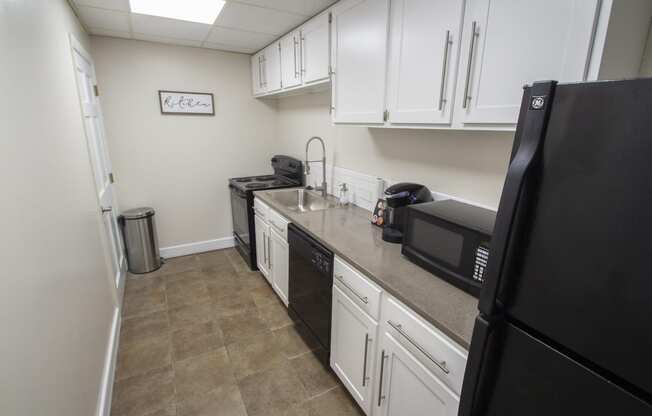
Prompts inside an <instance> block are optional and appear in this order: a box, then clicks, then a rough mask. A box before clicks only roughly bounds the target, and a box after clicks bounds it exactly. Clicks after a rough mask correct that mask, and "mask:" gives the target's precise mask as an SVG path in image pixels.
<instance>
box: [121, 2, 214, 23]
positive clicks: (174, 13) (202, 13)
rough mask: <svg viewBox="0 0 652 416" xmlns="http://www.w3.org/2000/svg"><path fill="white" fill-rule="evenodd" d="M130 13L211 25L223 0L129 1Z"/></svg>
mask: <svg viewBox="0 0 652 416" xmlns="http://www.w3.org/2000/svg"><path fill="white" fill-rule="evenodd" d="M129 3H130V6H131V11H132V13H139V14H148V15H150V16H159V17H167V18H168V19H177V20H186V21H189V22H197V23H205V24H208V25H212V24H213V23H215V19H217V16H219V14H220V12H221V11H222V7H224V0H129Z"/></svg>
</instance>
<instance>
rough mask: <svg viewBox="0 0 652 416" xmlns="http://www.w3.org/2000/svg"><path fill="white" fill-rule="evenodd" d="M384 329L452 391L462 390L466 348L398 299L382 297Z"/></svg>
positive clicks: (457, 392)
mask: <svg viewBox="0 0 652 416" xmlns="http://www.w3.org/2000/svg"><path fill="white" fill-rule="evenodd" d="M382 328H383V330H384V331H387V332H388V333H390V334H392V336H393V337H394V338H395V339H396V340H398V341H399V342H400V343H401V345H403V346H405V347H406V348H407V349H409V350H410V351H411V352H412V353H413V354H414V355H415V357H417V358H418V359H419V361H420V362H421V363H423V364H424V365H426V366H427V367H428V368H430V369H431V371H432V372H433V373H434V374H435V375H436V376H437V377H438V378H439V379H441V380H442V381H443V382H444V383H445V384H446V385H447V386H448V387H450V388H451V390H453V391H454V392H455V393H456V394H460V392H461V391H462V380H463V379H464V370H465V368H466V358H467V354H468V353H467V352H466V350H464V349H463V348H462V347H460V346H459V345H457V344H455V343H454V342H453V341H452V340H450V339H449V338H448V337H447V336H446V335H444V334H443V333H442V332H441V331H440V330H438V329H437V328H435V327H433V326H432V325H431V324H430V323H428V322H426V321H425V320H424V319H423V318H421V317H420V316H418V315H417V314H416V313H414V312H413V311H412V310H410V309H409V308H407V307H406V306H405V305H403V304H401V303H400V302H399V301H398V300H396V299H394V298H392V297H390V296H386V297H385V298H384V300H383V322H382Z"/></svg>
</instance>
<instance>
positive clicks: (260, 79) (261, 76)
mask: <svg viewBox="0 0 652 416" xmlns="http://www.w3.org/2000/svg"><path fill="white" fill-rule="evenodd" d="M261 58H262V57H261V56H258V85H259V86H260V88H263V67H262V65H261Z"/></svg>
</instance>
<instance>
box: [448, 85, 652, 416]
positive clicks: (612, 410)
mask: <svg viewBox="0 0 652 416" xmlns="http://www.w3.org/2000/svg"><path fill="white" fill-rule="evenodd" d="M489 257H490V258H489V264H488V266H487V277H486V281H485V285H484V287H483V290H482V293H481V295H480V301H479V310H480V314H479V316H478V317H477V320H476V323H475V328H474V332H473V338H472V341H471V347H470V351H469V358H468V362H467V368H466V374H465V379H464V385H463V389H462V395H461V398H460V409H459V415H460V416H489V415H491V416H512V415H513V416H544V415H545V416H551V415H553V416H571V415H573V416H575V415H587V416H602V415H604V416H607V415H609V416H616V415H623V416H642V415H647V416H650V415H652V79H634V80H626V81H605V82H584V83H575V84H557V83H556V82H552V81H551V82H540V83H535V84H533V85H531V86H527V87H525V91H524V95H523V101H522V104H521V112H520V115H519V120H518V127H517V130H516V135H515V142H514V147H513V150H512V155H511V161H510V164H509V169H508V173H507V178H506V180H505V185H504V188H503V194H502V196H501V200H500V205H499V210H498V215H497V218H496V225H495V230H494V234H493V238H492V242H491V253H490V256H489Z"/></svg>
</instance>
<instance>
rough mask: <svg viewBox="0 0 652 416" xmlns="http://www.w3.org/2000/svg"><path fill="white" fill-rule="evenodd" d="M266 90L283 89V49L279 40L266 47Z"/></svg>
mask: <svg viewBox="0 0 652 416" xmlns="http://www.w3.org/2000/svg"><path fill="white" fill-rule="evenodd" d="M264 75H265V77H264V79H265V90H266V91H267V92H274V91H278V90H280V89H281V49H280V44H279V43H278V42H274V43H272V44H271V45H270V46H268V47H267V48H265V71H264Z"/></svg>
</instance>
